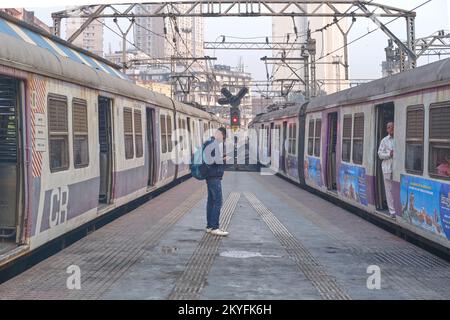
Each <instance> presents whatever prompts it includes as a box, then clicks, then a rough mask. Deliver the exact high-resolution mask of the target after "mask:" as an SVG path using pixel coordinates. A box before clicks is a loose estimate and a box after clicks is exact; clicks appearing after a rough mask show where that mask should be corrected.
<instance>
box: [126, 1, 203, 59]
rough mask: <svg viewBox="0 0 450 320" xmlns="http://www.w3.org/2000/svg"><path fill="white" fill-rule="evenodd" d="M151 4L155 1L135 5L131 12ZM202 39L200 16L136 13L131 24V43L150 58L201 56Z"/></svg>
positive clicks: (141, 9)
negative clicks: (159, 15) (164, 15)
mask: <svg viewBox="0 0 450 320" xmlns="http://www.w3.org/2000/svg"><path fill="white" fill-rule="evenodd" d="M154 6H156V5H138V6H136V9H135V14H136V15H139V14H144V13H146V12H150V11H152V10H153V9H154ZM177 28H178V32H177V31H176V29H177ZM164 30H166V34H165V32H164ZM174 40H175V41H174ZM203 40H204V30H203V18H201V17H176V18H175V19H172V18H166V19H163V18H158V17H137V18H136V23H135V25H134V43H135V44H136V46H137V47H138V48H139V50H142V51H143V52H145V53H147V54H148V55H150V56H151V57H153V58H163V57H165V58H168V57H171V56H173V55H180V56H182V57H186V56H187V57H191V56H195V57H198V56H203Z"/></svg>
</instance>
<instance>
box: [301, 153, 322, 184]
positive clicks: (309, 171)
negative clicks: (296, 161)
mask: <svg viewBox="0 0 450 320" xmlns="http://www.w3.org/2000/svg"><path fill="white" fill-rule="evenodd" d="M304 171H305V179H306V180H308V181H310V182H312V183H314V184H315V185H317V186H319V187H321V186H322V185H323V183H322V166H321V165H320V159H318V158H313V157H308V158H307V160H305V167H304Z"/></svg>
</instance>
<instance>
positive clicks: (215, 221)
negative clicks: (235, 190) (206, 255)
mask: <svg viewBox="0 0 450 320" xmlns="http://www.w3.org/2000/svg"><path fill="white" fill-rule="evenodd" d="M226 136H227V131H226V129H225V128H224V127H220V128H218V129H217V130H216V132H215V133H214V136H213V137H211V138H210V139H209V140H208V141H206V142H205V143H204V144H203V150H204V155H205V158H204V160H205V163H206V164H207V165H208V173H207V178H206V185H207V187H208V201H207V205H206V232H208V233H211V234H213V235H217V236H227V235H228V232H227V231H224V230H221V229H219V217H220V210H221V209H222V177H223V173H224V168H225V164H224V161H225V158H226V156H224V155H223V142H224V141H225V139H226Z"/></svg>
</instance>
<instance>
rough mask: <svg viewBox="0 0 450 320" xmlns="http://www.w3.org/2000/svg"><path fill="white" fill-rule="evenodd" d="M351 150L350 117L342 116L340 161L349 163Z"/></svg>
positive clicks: (347, 115) (349, 115) (348, 115)
mask: <svg viewBox="0 0 450 320" xmlns="http://www.w3.org/2000/svg"><path fill="white" fill-rule="evenodd" d="M351 148H352V115H351V114H346V115H344V126H343V130H342V161H346V162H350V153H351Z"/></svg>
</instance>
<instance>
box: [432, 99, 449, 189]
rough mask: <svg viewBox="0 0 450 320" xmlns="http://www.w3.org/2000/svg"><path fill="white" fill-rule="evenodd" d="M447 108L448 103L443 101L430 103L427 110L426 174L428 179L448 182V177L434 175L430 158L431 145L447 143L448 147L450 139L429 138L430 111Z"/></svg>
mask: <svg viewBox="0 0 450 320" xmlns="http://www.w3.org/2000/svg"><path fill="white" fill-rule="evenodd" d="M445 107H447V108H449V109H450V101H443V102H436V103H431V104H430V107H429V110H428V174H429V176H430V177H432V178H435V179H438V180H447V181H448V180H450V176H448V177H445V176H441V175H438V174H436V173H434V169H432V168H431V163H432V161H431V157H432V152H431V151H432V144H435V143H438V144H439V143H444V144H445V143H447V144H449V147H450V139H432V138H431V129H432V125H431V111H432V110H433V109H439V108H445ZM432 140H436V141H432Z"/></svg>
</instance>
